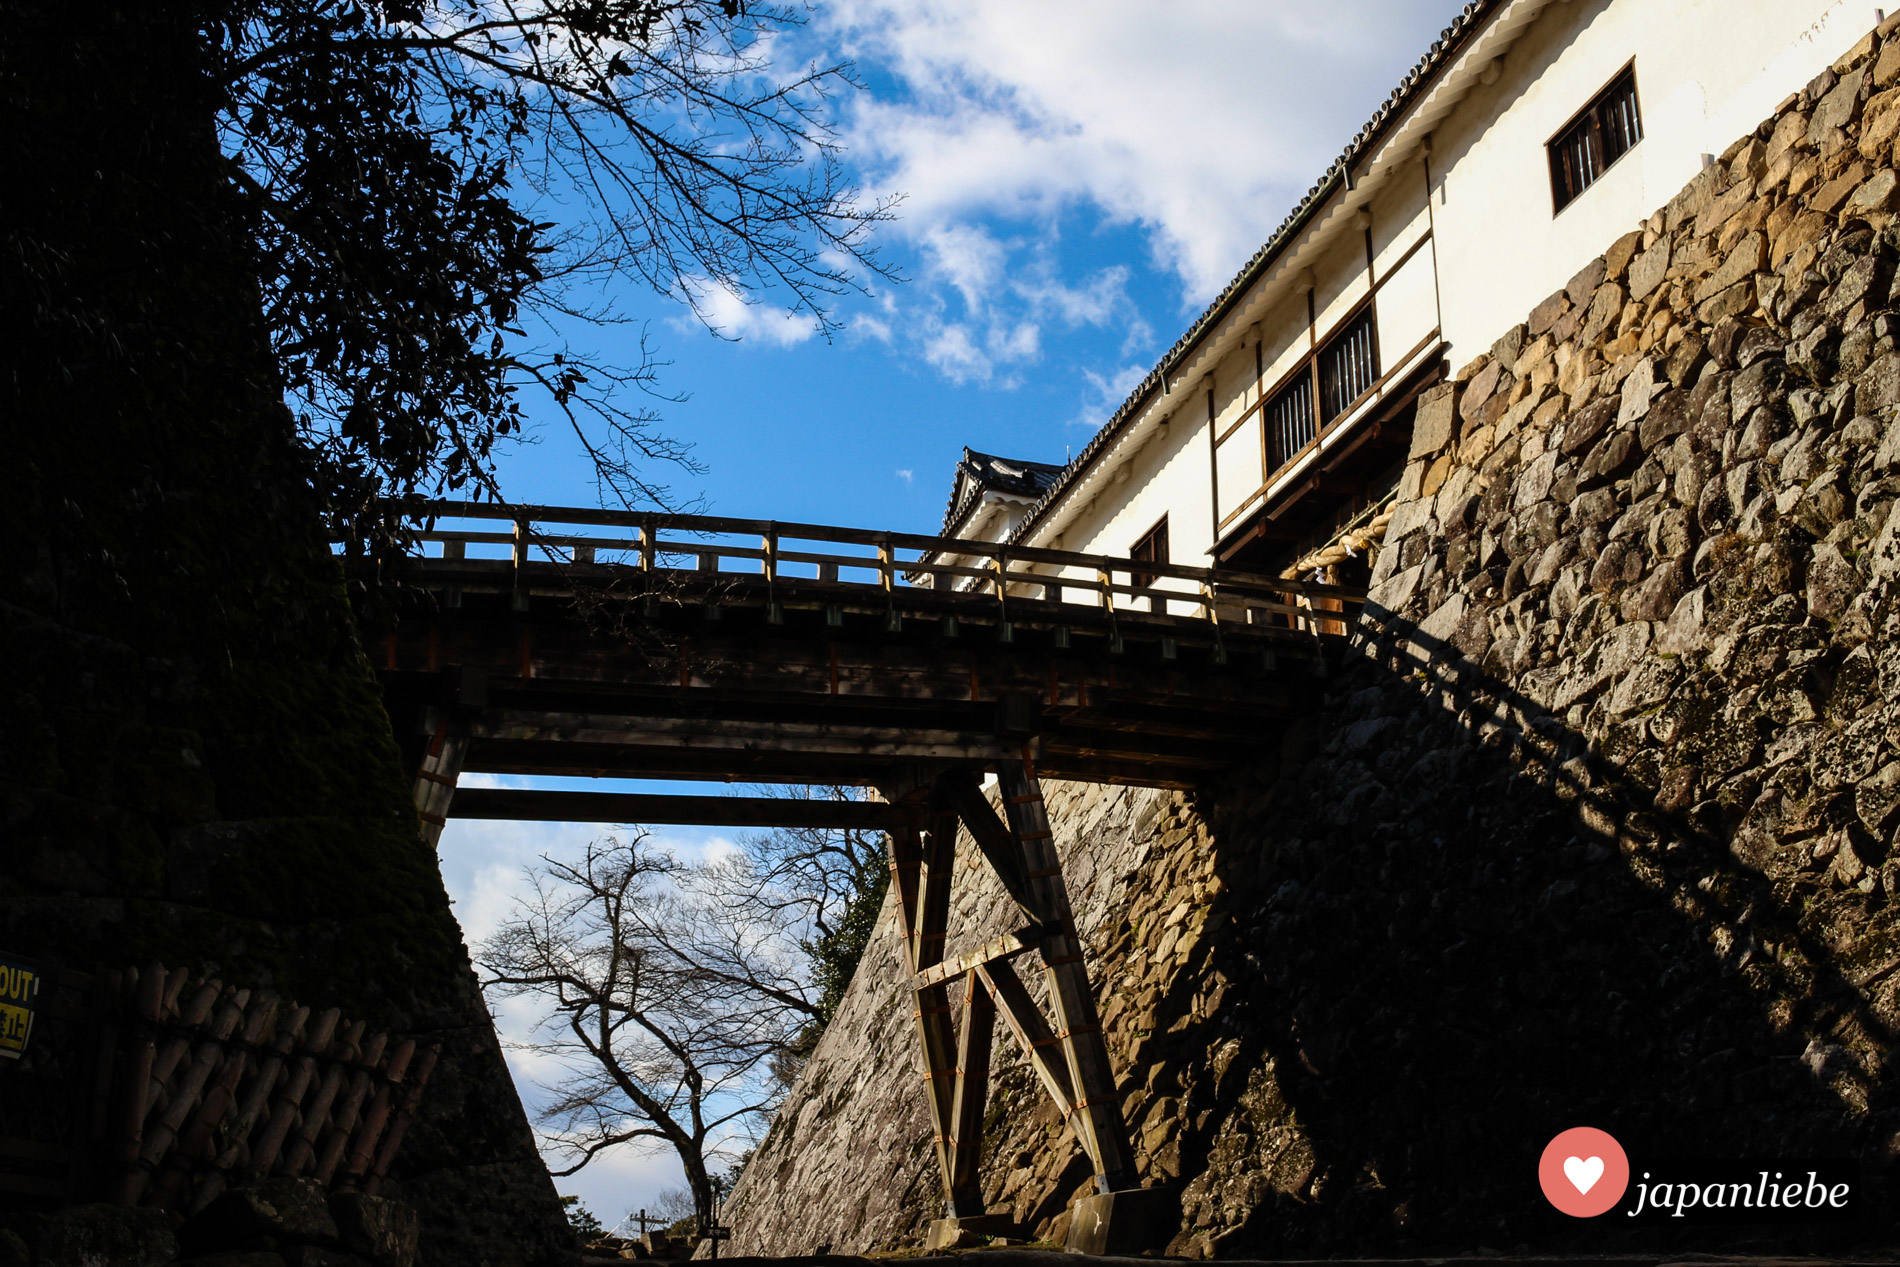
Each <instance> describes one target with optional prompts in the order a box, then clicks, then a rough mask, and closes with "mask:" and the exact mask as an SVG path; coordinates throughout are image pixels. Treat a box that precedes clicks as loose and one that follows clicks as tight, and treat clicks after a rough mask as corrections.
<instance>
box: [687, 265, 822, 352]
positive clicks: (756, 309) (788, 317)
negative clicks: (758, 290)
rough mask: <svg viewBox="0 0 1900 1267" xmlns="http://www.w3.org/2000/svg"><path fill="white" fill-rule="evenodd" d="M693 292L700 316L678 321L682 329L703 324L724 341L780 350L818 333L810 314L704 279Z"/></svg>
mask: <svg viewBox="0 0 1900 1267" xmlns="http://www.w3.org/2000/svg"><path fill="white" fill-rule="evenodd" d="M690 289H691V290H692V291H693V297H694V300H695V306H696V308H697V310H698V314H697V316H682V317H679V318H676V319H675V324H676V325H678V326H679V327H680V328H681V329H688V330H690V329H693V328H696V327H698V326H700V325H701V324H702V321H703V324H704V325H710V326H711V327H712V328H713V330H714V331H715V332H717V333H718V334H719V335H721V336H722V337H724V338H728V339H736V340H740V341H745V340H748V339H750V340H753V341H755V342H758V343H763V344H766V345H767V346H769V347H777V348H790V347H797V346H798V345H799V344H801V343H803V342H805V341H806V340H807V339H810V338H811V337H812V336H814V335H816V334H817V333H818V319H817V318H816V317H814V316H812V315H811V314H810V313H808V312H788V311H787V310H785V309H783V308H774V307H771V306H770V305H768V304H763V303H754V302H751V301H748V300H747V299H746V298H745V297H744V296H742V295H739V294H735V293H734V292H733V291H731V290H729V289H727V288H726V287H724V286H721V285H719V284H718V283H716V282H707V281H704V280H703V279H702V280H701V281H700V282H699V283H698V284H696V285H694V286H692V287H691V288H690Z"/></svg>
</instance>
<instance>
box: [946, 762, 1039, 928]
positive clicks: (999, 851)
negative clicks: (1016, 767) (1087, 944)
mask: <svg viewBox="0 0 1900 1267" xmlns="http://www.w3.org/2000/svg"><path fill="white" fill-rule="evenodd" d="M935 792H936V795H937V797H938V798H940V799H941V800H942V802H943V803H944V804H946V805H947V806H948V807H949V808H951V809H952V810H954V811H955V812H956V815H957V817H958V818H960V819H962V820H963V825H964V826H965V827H967V828H969V831H970V839H971V840H973V841H975V842H976V847H977V849H978V850H980V851H981V852H982V854H983V858H984V860H985V861H986V862H988V863H989V864H990V869H991V870H992V871H994V872H996V878H997V879H998V880H1001V881H1002V882H1003V891H1004V892H1005V893H1008V894H1009V896H1010V899H1011V900H1012V901H1014V902H1015V903H1016V905H1017V906H1019V907H1021V908H1022V910H1023V913H1024V914H1025V915H1027V916H1029V918H1030V919H1032V920H1034V921H1036V922H1037V923H1042V922H1043V921H1044V920H1045V919H1046V918H1047V916H1046V915H1045V914H1044V912H1043V910H1042V909H1041V908H1040V907H1039V905H1038V904H1037V901H1036V897H1035V893H1034V891H1033V890H1032V888H1031V886H1030V883H1029V876H1028V875H1027V874H1026V873H1025V871H1024V869H1023V851H1022V846H1021V845H1020V844H1018V843H1017V841H1016V837H1015V836H1014V835H1013V834H1012V833H1011V832H1010V830H1009V827H1008V826H1007V825H1005V824H1004V822H1003V820H1002V819H1000V818H998V817H997V816H996V811H995V810H994V809H991V808H990V803H989V800H988V798H986V797H985V796H984V795H983V791H982V789H981V788H980V787H978V786H977V782H976V779H975V777H974V776H973V775H971V774H970V773H969V772H967V771H961V770H956V771H951V772H950V773H948V774H945V775H943V776H941V777H940V778H939V779H938V780H937V786H936V789H935Z"/></svg>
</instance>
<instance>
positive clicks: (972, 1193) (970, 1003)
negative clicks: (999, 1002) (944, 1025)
mask: <svg viewBox="0 0 1900 1267" xmlns="http://www.w3.org/2000/svg"><path fill="white" fill-rule="evenodd" d="M995 1022H996V1004H995V1002H994V1001H993V1000H992V999H991V998H990V992H989V990H988V989H987V988H985V986H984V984H983V981H982V979H981V978H980V977H979V976H978V975H977V974H976V973H974V972H972V973H969V974H967V975H966V976H965V977H964V982H963V1015H962V1018H961V1022H960V1023H959V1024H958V1026H957V1077H956V1091H955V1094H954V1095H953V1097H952V1099H951V1108H950V1122H951V1128H950V1217H952V1218H969V1217H972V1216H974V1215H978V1214H981V1213H983V1176H982V1174H981V1173H980V1172H979V1170H978V1166H979V1165H980V1163H981V1162H982V1160H983V1105H984V1102H985V1101H986V1100H987V1099H988V1098H989V1089H990V1043H991V1039H992V1037H993V1035H994V1033H995V1028H996V1026H995Z"/></svg>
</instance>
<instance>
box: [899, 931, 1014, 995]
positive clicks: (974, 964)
mask: <svg viewBox="0 0 1900 1267" xmlns="http://www.w3.org/2000/svg"><path fill="white" fill-rule="evenodd" d="M1041 943H1042V930H1041V929H1040V928H1036V927H1033V926H1032V927H1029V928H1021V929H1017V930H1016V931H1015V932H1013V933H1004V934H1003V935H1002V936H1001V937H992V938H991V939H990V940H988V941H986V942H984V943H983V944H982V945H981V946H978V947H977V948H976V949H975V950H966V951H965V952H963V953H962V954H960V955H952V956H950V957H949V958H947V959H945V960H944V961H943V962H942V963H939V964H938V965H937V966H936V967H934V968H927V969H925V970H924V971H922V972H920V973H918V974H917V975H916V976H915V977H913V978H911V983H910V988H911V989H913V990H921V989H923V988H924V987H925V986H931V985H942V984H944V983H945V982H948V981H952V980H955V979H956V978H957V977H960V976H962V975H963V974H964V973H966V972H971V971H974V970H975V969H977V968H979V967H981V966H982V965H984V964H986V963H992V962H994V961H996V960H998V959H1009V958H1011V957H1013V956H1015V955H1020V954H1022V953H1023V952H1024V951H1026V950H1034V949H1035V948H1036V947H1037V946H1038V945H1040V944H1041Z"/></svg>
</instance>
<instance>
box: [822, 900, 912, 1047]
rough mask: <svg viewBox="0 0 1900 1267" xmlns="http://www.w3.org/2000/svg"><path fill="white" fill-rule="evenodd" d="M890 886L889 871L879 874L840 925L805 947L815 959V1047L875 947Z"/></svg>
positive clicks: (846, 911)
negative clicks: (866, 954) (867, 949)
mask: <svg viewBox="0 0 1900 1267" xmlns="http://www.w3.org/2000/svg"><path fill="white" fill-rule="evenodd" d="M890 884H891V873H890V872H889V871H884V870H880V871H877V872H875V873H874V874H873V875H872V876H871V877H870V879H869V882H868V883H867V884H866V886H865V887H864V888H862V889H860V890H858V891H857V892H856V893H853V894H851V895H850V896H849V897H848V898H846V899H845V903H844V909H843V912H842V913H841V914H840V915H839V916H838V919H837V922H836V923H835V924H833V925H832V926H831V927H830V928H829V929H827V930H826V931H825V932H823V933H820V934H819V935H818V936H816V937H814V938H813V939H812V940H811V941H809V942H807V943H805V951H806V953H807V954H809V955H810V956H811V966H812V973H811V975H812V987H813V989H815V990H816V991H817V992H818V1016H817V1017H816V1019H815V1021H814V1023H813V1025H812V1027H811V1029H810V1031H809V1034H808V1039H809V1041H810V1042H811V1043H813V1044H815V1043H816V1042H817V1041H818V1035H820V1034H822V1033H823V1032H824V1028H825V1026H827V1025H829V1024H830V1023H831V1018H832V1017H833V1016H835V1015H836V1014H837V1011H838V1004H839V1003H841V1002H843V1001H844V992H845V990H846V989H847V988H848V987H849V986H850V985H851V978H852V976H853V975H855V974H856V973H857V970H858V961H859V960H860V959H862V958H864V948H865V947H866V946H868V945H870V944H871V935H872V934H873V933H875V932H876V931H877V917H878V913H879V912H880V911H881V910H882V909H883V908H884V891H885V890H886V889H888V888H889V887H890Z"/></svg>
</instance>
